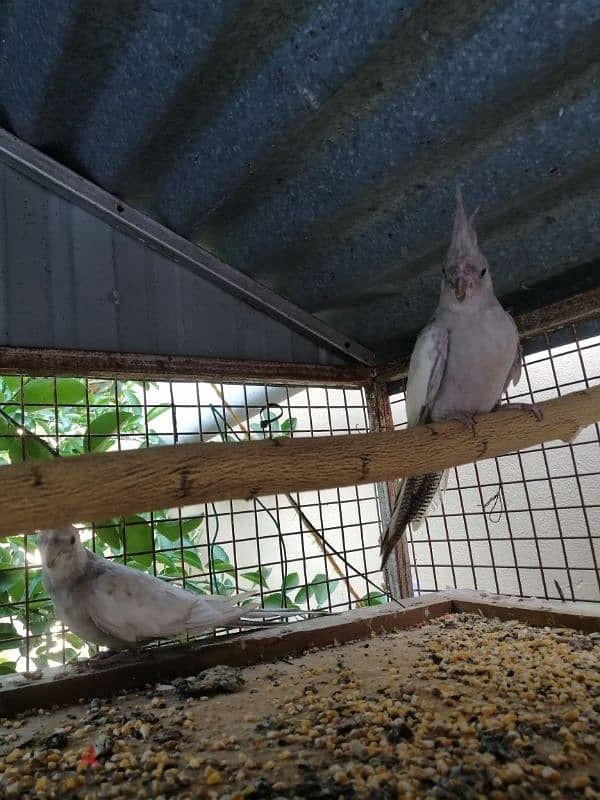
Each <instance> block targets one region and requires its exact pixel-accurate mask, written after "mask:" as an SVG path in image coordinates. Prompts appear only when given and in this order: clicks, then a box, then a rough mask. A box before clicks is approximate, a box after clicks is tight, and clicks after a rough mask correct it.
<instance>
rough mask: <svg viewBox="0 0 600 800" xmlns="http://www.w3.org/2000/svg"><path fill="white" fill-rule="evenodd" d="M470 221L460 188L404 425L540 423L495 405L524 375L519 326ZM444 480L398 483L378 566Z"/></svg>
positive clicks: (436, 475)
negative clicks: (491, 415)
mask: <svg viewBox="0 0 600 800" xmlns="http://www.w3.org/2000/svg"><path fill="white" fill-rule="evenodd" d="M475 213H477V212H475ZM474 216H475V214H473V215H472V216H471V217H470V218H468V217H467V215H466V213H465V209H464V206H463V201H462V195H461V192H460V189H457V196H456V216H455V218H454V229H453V231H452V241H451V243H450V248H449V250H448V255H447V258H446V265H445V268H444V269H442V288H441V294H440V301H439V304H438V307H437V309H436V311H435V314H434V316H433V319H432V320H431V322H430V323H429V324H428V325H427V326H426V327H425V328H424V329H423V330H422V331H421V333H420V335H419V337H418V339H417V341H416V344H415V347H414V350H413V353H412V356H411V359H410V366H409V370H408V381H407V385H406V411H407V417H408V425H409V427H413V426H415V425H421V424H424V423H427V422H432V421H438V420H443V419H456V420H459V421H460V422H462V423H463V424H464V425H466V426H467V427H468V428H470V429H471V430H474V423H473V415H475V414H484V413H486V412H489V411H493V410H495V409H497V408H509V407H510V408H526V409H527V410H529V411H531V412H532V413H534V414H535V415H536V416H537V417H538V419H539V418H541V414H540V412H539V410H538V409H537V407H536V406H535V405H532V404H528V403H510V404H505V405H503V406H501V407H500V405H499V402H500V398H501V397H502V394H503V393H504V391H505V390H506V389H507V387H508V385H509V384H510V382H511V381H512V382H513V383H514V384H517V383H518V382H519V378H520V377H521V348H520V344H519V335H518V332H517V327H516V325H515V323H514V322H513V319H512V317H511V316H510V315H509V314H508V313H507V312H506V311H505V310H504V309H503V308H502V306H501V305H500V303H499V302H498V298H497V297H496V295H495V294H494V287H493V285H492V278H491V275H490V268H489V264H488V262H487V260H486V258H485V256H484V255H483V253H482V252H481V250H480V249H479V246H478V244H477V234H476V233H475V228H474V226H473V218H474ZM447 476H448V473H447V471H445V472H433V473H430V474H428V475H419V476H415V477H410V478H406V479H405V480H403V481H402V484H401V486H400V489H399V492H398V497H397V500H396V503H395V506H394V509H393V511H392V515H391V518H390V522H389V525H388V528H387V530H386V532H385V534H384V537H383V540H382V544H381V551H382V562H383V566H385V564H386V562H387V560H388V558H389V557H390V555H391V553H392V552H393V550H394V547H395V546H396V544H397V543H398V542H399V541H400V539H401V537H402V535H403V534H404V532H405V530H406V528H407V526H408V525H415V526H418V525H419V524H420V523H421V522H422V521H423V519H424V517H425V516H426V514H427V511H428V510H429V508H430V507H431V506H432V504H433V503H434V502H435V501H436V500H437V499H438V498H439V496H440V495H441V493H442V492H443V489H444V487H445V484H446V481H447Z"/></svg>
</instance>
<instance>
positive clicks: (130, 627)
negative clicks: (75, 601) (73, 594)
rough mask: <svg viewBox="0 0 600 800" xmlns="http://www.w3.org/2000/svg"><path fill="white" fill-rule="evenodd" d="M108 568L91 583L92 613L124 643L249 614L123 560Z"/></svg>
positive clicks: (207, 626) (231, 621) (230, 621)
mask: <svg viewBox="0 0 600 800" xmlns="http://www.w3.org/2000/svg"><path fill="white" fill-rule="evenodd" d="M102 567H103V568H102ZM102 567H101V569H100V571H99V573H98V574H96V575H95V576H94V578H93V580H92V582H91V592H90V594H89V597H88V611H89V614H90V616H91V618H92V620H93V621H94V623H95V624H96V625H97V626H98V628H100V629H101V630H102V631H104V632H105V633H107V634H109V635H110V636H112V637H114V638H115V639H118V640H119V641H122V642H127V643H131V644H134V643H135V642H143V641H145V640H148V639H160V638H166V637H174V636H179V635H181V634H184V633H186V632H187V631H192V630H194V631H200V630H208V629H210V628H212V627H220V626H226V625H230V624H234V623H235V622H236V621H237V620H238V619H239V618H240V617H241V616H242V614H243V611H242V609H241V608H239V607H237V606H234V605H232V603H231V601H230V600H229V599H227V600H226V599H225V598H219V597H212V596H209V595H206V596H204V595H194V594H192V593H191V592H187V591H184V590H183V589H179V588H178V587H177V586H173V585H171V584H170V583H167V582H166V581H162V580H159V579H157V578H154V577H153V576H151V575H146V574H144V573H143V572H137V571H133V570H131V569H129V568H124V567H121V566H120V565H119V564H114V563H109V564H107V565H106V566H104V565H102Z"/></svg>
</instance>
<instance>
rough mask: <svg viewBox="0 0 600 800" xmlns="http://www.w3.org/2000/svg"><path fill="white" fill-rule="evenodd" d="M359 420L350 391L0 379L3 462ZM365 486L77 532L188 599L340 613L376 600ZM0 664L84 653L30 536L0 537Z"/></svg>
mask: <svg viewBox="0 0 600 800" xmlns="http://www.w3.org/2000/svg"><path fill="white" fill-rule="evenodd" d="M367 428H368V413H367V408H366V404H365V394H364V392H363V391H362V390H359V389H331V388H321V387H313V386H310V387H308V386H307V387H300V388H299V387H293V388H290V387H286V386H282V385H278V386H250V385H237V384H207V383H195V382H192V383H190V382H186V383H183V382H152V383H151V382H137V381H129V380H125V379H114V380H106V379H94V378H27V377H25V376H20V377H14V376H12V377H9V376H5V377H0V460H1V462H2V463H14V462H18V461H23V460H28V459H33V458H52V457H76V456H77V454H80V453H85V452H103V451H107V450H125V449H132V448H139V447H148V446H155V445H160V444H178V443H184V442H190V441H218V440H227V441H240V440H244V439H263V438H265V437H268V436H286V437H288V436H289V437H300V436H327V435H332V434H335V433H355V432H364V431H366V430H367ZM379 532H380V518H379V509H378V502H377V489H376V486H375V485H365V486H360V487H351V488H344V489H333V490H327V491H318V492H304V493H301V494H289V495H279V496H269V497H260V498H257V499H255V500H252V501H237V500H236V501H229V502H218V503H210V504H203V505H198V506H190V507H187V508H185V509H156V510H155V511H153V512H151V513H147V514H139V515H132V516H130V517H127V518H124V519H122V518H118V519H117V518H115V519H108V520H106V521H104V522H102V523H98V524H95V525H91V526H89V527H88V528H84V529H83V532H82V538H83V539H84V541H86V543H88V544H89V546H91V547H92V548H93V549H94V550H95V551H96V552H98V553H101V554H102V555H104V556H105V557H107V558H110V559H115V560H117V561H119V562H121V563H126V564H127V565H128V566H130V567H134V568H136V569H139V570H143V571H146V572H151V573H152V574H154V575H158V576H160V577H161V578H164V579H166V580H171V581H175V582H176V583H177V584H178V585H181V586H184V587H185V588H186V589H188V590H190V591H192V592H197V593H219V594H227V595H231V594H234V593H237V592H242V591H246V590H249V589H254V590H256V591H257V592H258V593H259V598H258V599H260V601H261V602H262V604H263V605H264V606H266V607H269V606H286V607H292V608H293V607H298V608H301V609H316V608H319V609H329V610H344V609H348V608H350V607H355V606H357V605H365V604H369V603H370V604H373V603H375V604H376V603H380V602H384V601H385V595H384V592H383V589H382V575H381V572H380V570H379V567H380V564H379V546H378V541H379ZM0 648H1V649H0V671H2V672H10V671H12V670H15V669H16V670H20V671H31V670H33V669H36V668H38V667H43V666H45V665H46V664H55V663H61V662H65V661H68V660H70V659H73V658H76V657H79V656H81V655H88V654H89V652H90V650H89V648H88V647H87V646H86V644H85V643H84V642H82V641H81V640H80V639H79V638H78V637H77V636H75V635H74V634H73V633H72V632H70V631H67V630H65V629H64V628H63V627H62V626H61V625H59V624H58V623H57V622H56V620H55V618H54V612H53V608H52V605H51V603H50V601H49V600H48V598H47V596H46V593H45V589H44V586H43V582H42V579H41V570H40V562H39V555H38V553H37V550H36V538H35V536H34V535H29V536H25V537H23V536H21V537H11V538H9V539H7V540H0Z"/></svg>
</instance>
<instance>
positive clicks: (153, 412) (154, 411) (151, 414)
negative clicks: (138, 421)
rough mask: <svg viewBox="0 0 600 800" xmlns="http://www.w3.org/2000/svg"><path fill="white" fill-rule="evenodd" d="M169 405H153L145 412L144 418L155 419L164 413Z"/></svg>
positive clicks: (149, 420)
mask: <svg viewBox="0 0 600 800" xmlns="http://www.w3.org/2000/svg"><path fill="white" fill-rule="evenodd" d="M170 407H171V406H167V405H164V406H155V407H154V408H151V409H150V410H149V411H148V413H147V414H146V419H147V420H148V422H152V421H153V420H155V419H157V417H160V416H162V415H163V414H164V413H166V412H167V411H168V410H169V409H170Z"/></svg>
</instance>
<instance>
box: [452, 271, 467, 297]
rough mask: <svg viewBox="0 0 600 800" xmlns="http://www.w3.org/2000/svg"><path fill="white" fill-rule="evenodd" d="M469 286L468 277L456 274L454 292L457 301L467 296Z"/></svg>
mask: <svg viewBox="0 0 600 800" xmlns="http://www.w3.org/2000/svg"><path fill="white" fill-rule="evenodd" d="M468 286H469V279H468V278H467V276H466V275H457V277H456V280H455V281H454V294H455V296H456V299H457V300H458V302H459V303H462V301H463V300H464V299H465V297H466V296H467V289H468Z"/></svg>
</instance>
